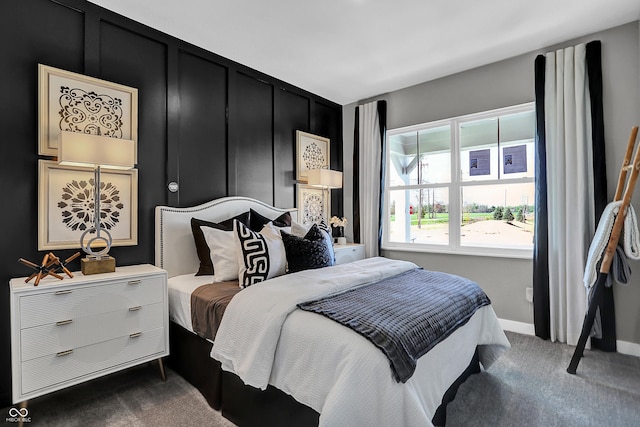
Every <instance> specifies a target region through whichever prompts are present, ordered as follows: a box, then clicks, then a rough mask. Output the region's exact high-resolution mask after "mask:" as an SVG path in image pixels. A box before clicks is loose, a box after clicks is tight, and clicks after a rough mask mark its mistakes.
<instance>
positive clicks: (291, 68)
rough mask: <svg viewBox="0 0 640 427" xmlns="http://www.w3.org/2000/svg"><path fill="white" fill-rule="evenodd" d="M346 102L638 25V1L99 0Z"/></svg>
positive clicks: (281, 78)
mask: <svg viewBox="0 0 640 427" xmlns="http://www.w3.org/2000/svg"><path fill="white" fill-rule="evenodd" d="M92 2H93V3H96V4H98V5H100V6H103V7H105V8H107V9H110V10H112V11H114V12H117V13H119V14H122V15H124V16H127V17H129V18H131V19H133V20H135V21H138V22H141V23H143V24H146V25H148V26H150V27H153V28H156V29H158V30H160V31H162V32H165V33H167V34H170V35H172V36H175V37H177V38H179V39H182V40H185V41H187V42H189V43H192V44H195V45H197V46H200V47H202V48H204V49H206V50H209V51H211V52H214V53H216V54H218V55H221V56H223V57H226V58H229V59H232V60H234V61H236V62H239V63H241V64H243V65H246V66H249V67H251V68H254V69H256V70H259V71H261V72H263V73H266V74H268V75H271V76H273V77H276V78H278V79H280V80H284V81H286V82H288V83H290V84H293V85H295V86H298V87H300V88H303V89H305V90H308V91H309V92H312V93H315V94H317V95H320V96H323V97H325V98H327V99H329V100H331V101H334V102H337V103H339V104H343V105H345V104H349V103H352V102H356V101H358V100H361V99H365V98H368V97H372V96H375V95H379V94H382V93H386V92H389V91H393V90H396V89H400V88H404V87H408V86H411V85H414V84H417V83H421V82H425V81H428V80H433V79H436V78H439V77H443V76H446V75H449V74H453V73H457V72H460V71H464V70H467V69H471V68H474V67H478V66H481V65H484V64H488V63H492V62H495V61H499V60H502V59H506V58H510V57H513V56H516V55H519V54H523V53H526V52H531V51H535V50H537V49H541V48H544V47H546V46H551V45H553V44H556V43H561V42H564V41H566V40H570V39H572V38H575V37H579V36H583V35H586V34H590V33H593V32H596V31H600V30H603V29H607V28H611V27H615V26H617V25H621V24H624V23H627V22H631V21H636V20H638V19H639V18H640V0H529V1H523V0H519V1H518V0H484V1H478V0H393V1H391V0H179V1H176V0H92Z"/></svg>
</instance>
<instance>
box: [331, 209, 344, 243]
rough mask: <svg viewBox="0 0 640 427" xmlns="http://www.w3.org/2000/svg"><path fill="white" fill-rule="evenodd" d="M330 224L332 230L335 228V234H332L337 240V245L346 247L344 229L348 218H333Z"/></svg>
mask: <svg viewBox="0 0 640 427" xmlns="http://www.w3.org/2000/svg"><path fill="white" fill-rule="evenodd" d="M329 223H330V224H331V228H333V233H331V234H332V236H333V237H334V238H335V243H336V244H338V245H346V244H347V238H346V237H344V228H345V227H346V226H347V218H346V217H344V216H343V217H342V218H338V217H337V216H332V217H331V219H330V220H329Z"/></svg>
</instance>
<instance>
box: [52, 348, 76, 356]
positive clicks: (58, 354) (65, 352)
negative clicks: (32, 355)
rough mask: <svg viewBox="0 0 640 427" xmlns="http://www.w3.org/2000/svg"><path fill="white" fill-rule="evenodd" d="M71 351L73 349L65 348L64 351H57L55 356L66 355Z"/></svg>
mask: <svg viewBox="0 0 640 427" xmlns="http://www.w3.org/2000/svg"><path fill="white" fill-rule="evenodd" d="M71 353H73V349H71V350H65V351H61V352H59V353H56V357H60V356H67V355H69V354H71Z"/></svg>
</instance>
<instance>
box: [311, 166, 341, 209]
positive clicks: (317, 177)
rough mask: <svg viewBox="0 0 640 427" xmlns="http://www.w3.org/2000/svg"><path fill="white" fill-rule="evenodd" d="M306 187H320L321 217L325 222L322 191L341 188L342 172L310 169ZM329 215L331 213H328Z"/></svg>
mask: <svg viewBox="0 0 640 427" xmlns="http://www.w3.org/2000/svg"><path fill="white" fill-rule="evenodd" d="M307 185H309V186H311V187H320V188H322V189H323V191H322V211H323V212H322V213H323V215H322V217H323V219H324V220H325V221H328V220H329V218H324V206H325V204H324V203H325V201H324V190H331V189H332V188H342V172H340V171H334V170H331V169H328V168H322V169H311V170H309V172H308V175H307ZM328 214H329V215H331V212H328Z"/></svg>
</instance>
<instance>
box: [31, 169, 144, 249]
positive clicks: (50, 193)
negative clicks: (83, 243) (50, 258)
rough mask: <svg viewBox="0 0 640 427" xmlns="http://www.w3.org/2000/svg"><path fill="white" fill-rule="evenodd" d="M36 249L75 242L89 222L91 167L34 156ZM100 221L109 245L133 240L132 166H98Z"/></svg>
mask: <svg viewBox="0 0 640 427" xmlns="http://www.w3.org/2000/svg"><path fill="white" fill-rule="evenodd" d="M38 167H39V173H38V250H40V251H42V250H49V249H74V248H79V247H80V237H81V236H82V233H83V232H84V231H85V230H86V229H87V228H91V227H92V226H93V218H94V211H93V206H94V205H93V182H94V179H93V178H94V170H93V169H92V168H79V167H70V166H61V165H59V164H58V163H57V162H55V161H51V160H38ZM100 189H101V190H100V191H101V193H100V198H101V203H100V212H101V216H102V221H101V224H102V226H103V227H104V228H106V229H107V230H109V232H110V233H111V236H112V238H113V243H112V246H133V245H137V244H138V170H137V169H129V170H116V169H103V170H102V171H101V174H100Z"/></svg>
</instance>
